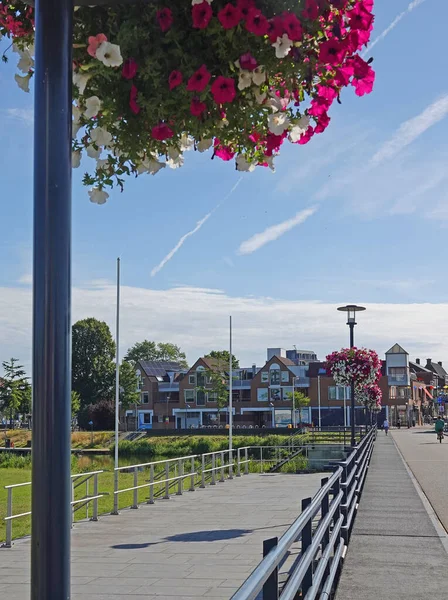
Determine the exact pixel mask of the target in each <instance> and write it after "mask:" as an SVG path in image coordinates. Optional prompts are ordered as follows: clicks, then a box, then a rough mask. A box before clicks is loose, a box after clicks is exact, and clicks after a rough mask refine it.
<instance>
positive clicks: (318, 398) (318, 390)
mask: <svg viewBox="0 0 448 600" xmlns="http://www.w3.org/2000/svg"><path fill="white" fill-rule="evenodd" d="M317 406H318V414H319V429H320V428H321V427H322V418H321V414H320V375H318V376H317Z"/></svg>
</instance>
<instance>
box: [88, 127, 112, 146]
mask: <svg viewBox="0 0 448 600" xmlns="http://www.w3.org/2000/svg"><path fill="white" fill-rule="evenodd" d="M90 139H91V140H92V142H95V144H96V145H97V146H105V145H106V144H110V142H111V141H112V134H111V133H109V132H108V131H107V129H105V128H104V127H95V129H92V130H91V132H90Z"/></svg>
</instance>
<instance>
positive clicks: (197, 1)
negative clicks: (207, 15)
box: [191, 0, 213, 6]
mask: <svg viewBox="0 0 448 600" xmlns="http://www.w3.org/2000/svg"><path fill="white" fill-rule="evenodd" d="M203 2H204V0H191V4H192V6H194V5H195V4H202V3H203ZM207 2H208V3H209V4H211V3H212V2H213V0H207Z"/></svg>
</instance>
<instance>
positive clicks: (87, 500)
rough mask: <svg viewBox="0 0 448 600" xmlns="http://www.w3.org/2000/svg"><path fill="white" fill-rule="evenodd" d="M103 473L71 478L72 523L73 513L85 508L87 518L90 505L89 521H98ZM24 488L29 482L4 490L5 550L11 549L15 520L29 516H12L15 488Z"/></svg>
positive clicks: (93, 472) (83, 474) (85, 474)
mask: <svg viewBox="0 0 448 600" xmlns="http://www.w3.org/2000/svg"><path fill="white" fill-rule="evenodd" d="M103 472H104V471H91V472H90V473H77V474H76V475H72V476H71V481H72V499H71V502H70V505H71V507H72V522H73V521H74V516H75V513H76V512H77V511H78V510H80V509H82V508H84V507H86V515H87V517H88V514H89V513H88V511H89V506H90V505H91V504H92V507H93V514H92V517H91V521H98V500H99V499H100V498H101V497H102V496H105V495H106V494H105V493H100V492H99V491H98V476H99V475H100V474H101V473H103ZM92 481H93V493H92V494H90V483H91V482H92ZM26 486H31V481H27V482H25V483H16V484H13V485H5V490H6V491H7V498H6V517H5V518H4V520H5V523H6V539H5V542H4V544H3V547H5V548H11V547H12V539H13V537H12V533H13V531H12V528H13V522H14V521H15V519H21V518H23V517H29V516H30V515H31V511H27V512H23V513H18V514H14V496H13V494H14V490H15V489H17V488H23V487H26ZM82 486H85V495H84V496H82V497H81V498H78V499H75V491H76V489H78V488H81V487H82Z"/></svg>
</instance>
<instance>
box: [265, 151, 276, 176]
mask: <svg viewBox="0 0 448 600" xmlns="http://www.w3.org/2000/svg"><path fill="white" fill-rule="evenodd" d="M274 158H275V157H274V155H272V156H265V157H264V160H265V162H267V163H268V167H269V168H270V169H271V171H272V172H273V173H275V165H274Z"/></svg>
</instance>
